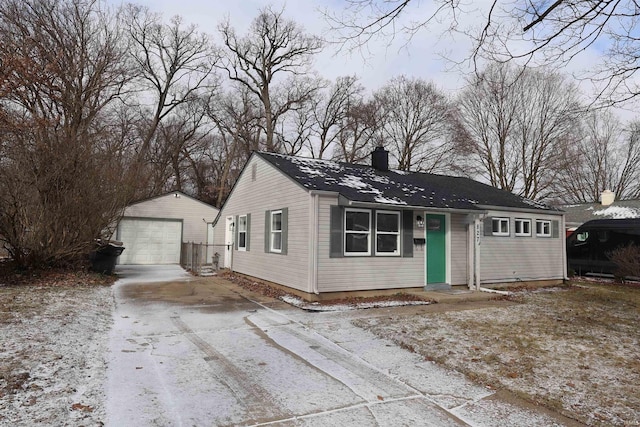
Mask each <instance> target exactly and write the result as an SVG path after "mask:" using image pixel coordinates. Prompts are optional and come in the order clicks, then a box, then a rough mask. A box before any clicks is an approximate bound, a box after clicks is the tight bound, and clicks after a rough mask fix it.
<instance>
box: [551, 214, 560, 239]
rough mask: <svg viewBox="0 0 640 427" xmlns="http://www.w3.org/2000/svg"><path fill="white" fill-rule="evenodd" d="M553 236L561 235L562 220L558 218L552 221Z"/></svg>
mask: <svg viewBox="0 0 640 427" xmlns="http://www.w3.org/2000/svg"><path fill="white" fill-rule="evenodd" d="M551 237H554V238H558V237H560V221H558V220H557V219H554V220H553V221H551Z"/></svg>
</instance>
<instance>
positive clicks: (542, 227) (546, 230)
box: [536, 220, 551, 237]
mask: <svg viewBox="0 0 640 427" xmlns="http://www.w3.org/2000/svg"><path fill="white" fill-rule="evenodd" d="M536 236H538V237H551V221H543V220H537V221H536Z"/></svg>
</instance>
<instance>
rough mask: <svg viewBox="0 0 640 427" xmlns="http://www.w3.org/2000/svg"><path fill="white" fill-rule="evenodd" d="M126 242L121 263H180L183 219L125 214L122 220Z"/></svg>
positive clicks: (120, 228) (121, 236) (120, 236)
mask: <svg viewBox="0 0 640 427" xmlns="http://www.w3.org/2000/svg"><path fill="white" fill-rule="evenodd" d="M118 239H119V240H120V241H122V243H123V244H124V247H125V249H124V252H122V255H120V258H119V259H118V263H119V264H179V263H180V245H181V242H182V222H181V221H158V220H153V219H130V218H124V219H122V221H120V224H118Z"/></svg>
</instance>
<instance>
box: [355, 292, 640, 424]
mask: <svg viewBox="0 0 640 427" xmlns="http://www.w3.org/2000/svg"><path fill="white" fill-rule="evenodd" d="M511 299H513V300H514V301H516V302H517V303H518V304H515V305H510V306H505V307H499V308H484V309H478V310H468V311H456V312H447V313H437V314H435V313H434V314H428V315H424V316H421V317H416V316H410V317H409V316H393V317H389V318H369V319H359V320H357V321H355V322H354V323H355V324H356V325H357V326H360V327H365V328H367V329H370V330H371V331H373V332H374V333H376V334H377V335H379V336H383V337H385V338H390V339H392V340H394V341H396V342H397V343H398V344H400V345H402V346H403V347H405V348H408V349H410V350H412V351H415V352H417V353H420V354H421V355H423V356H424V357H425V359H428V360H434V361H436V362H438V363H440V364H442V365H444V366H447V367H450V368H453V369H455V370H458V371H461V372H463V373H465V374H466V375H468V376H469V377H471V378H472V379H474V380H477V381H479V382H481V383H484V384H486V385H489V386H491V387H495V388H504V389H508V390H510V391H511V392H513V393H515V394H516V395H518V396H520V397H523V398H525V399H527V400H530V401H532V402H535V403H539V404H543V405H545V406H547V407H549V408H551V409H554V410H557V411H559V412H561V413H562V414H564V415H567V416H569V417H571V418H574V419H577V420H579V421H581V422H583V423H586V424H589V425H601V426H605V425H607V426H608V425H617V426H628V425H640V386H639V384H640V345H639V344H640V328H639V325H640V287H638V286H619V285H613V284H602V283H593V282H573V283H572V286H568V287H564V288H554V289H553V290H539V291H520V292H517V293H516V294H515V295H514V296H513V297H512V298H511Z"/></svg>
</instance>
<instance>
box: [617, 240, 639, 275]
mask: <svg viewBox="0 0 640 427" xmlns="http://www.w3.org/2000/svg"><path fill="white" fill-rule="evenodd" d="M609 259H611V261H613V263H614V264H615V265H616V270H615V272H614V275H615V277H616V279H620V280H624V278H625V277H640V247H638V246H636V245H634V244H633V243H631V244H630V245H628V246H622V247H619V248H617V249H615V250H613V251H611V252H610V254H609Z"/></svg>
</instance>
